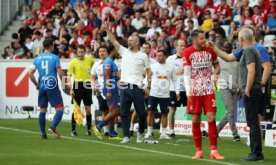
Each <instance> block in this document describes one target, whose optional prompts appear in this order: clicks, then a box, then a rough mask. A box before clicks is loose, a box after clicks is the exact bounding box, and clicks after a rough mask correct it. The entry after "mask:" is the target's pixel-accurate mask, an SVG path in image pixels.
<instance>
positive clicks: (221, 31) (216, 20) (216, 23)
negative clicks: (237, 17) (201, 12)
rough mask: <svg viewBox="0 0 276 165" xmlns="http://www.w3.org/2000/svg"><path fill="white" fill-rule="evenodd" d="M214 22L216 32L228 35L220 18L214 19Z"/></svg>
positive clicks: (224, 35)
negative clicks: (221, 24)
mask: <svg viewBox="0 0 276 165" xmlns="http://www.w3.org/2000/svg"><path fill="white" fill-rule="evenodd" d="M213 23H214V28H213V30H214V31H215V32H216V33H220V34H221V35H222V36H223V37H226V34H225V30H224V29H223V28H222V27H220V24H219V20H218V19H213Z"/></svg>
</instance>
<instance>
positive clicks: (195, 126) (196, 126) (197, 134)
mask: <svg viewBox="0 0 276 165" xmlns="http://www.w3.org/2000/svg"><path fill="white" fill-rule="evenodd" d="M192 132H193V137H194V144H195V148H196V151H197V152H198V151H202V136H201V131H200V122H199V123H192Z"/></svg>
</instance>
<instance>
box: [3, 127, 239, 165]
mask: <svg viewBox="0 0 276 165" xmlns="http://www.w3.org/2000/svg"><path fill="white" fill-rule="evenodd" d="M0 129H4V130H11V131H16V132H24V133H31V134H40V133H39V132H34V131H28V130H21V129H15V128H8V127H0ZM61 138H63V139H70V140H75V141H82V142H90V143H97V144H104V145H109V146H114V147H119V148H127V149H132V150H137V151H144V152H150V153H155V154H161V155H167V156H172V157H180V158H185V159H191V156H188V155H180V154H175V153H169V152H161V151H156V150H149V149H144V148H138V147H131V146H127V145H123V144H121V145H120V144H112V143H106V142H102V141H95V140H87V139H79V138H72V137H68V136H61ZM198 161H203V162H211V163H216V164H223V165H239V164H235V163H230V162H224V161H217V160H211V159H199V160H198Z"/></svg>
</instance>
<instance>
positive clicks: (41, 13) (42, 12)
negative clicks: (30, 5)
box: [34, 1, 46, 19]
mask: <svg viewBox="0 0 276 165" xmlns="http://www.w3.org/2000/svg"><path fill="white" fill-rule="evenodd" d="M34 11H35V12H36V13H37V15H38V17H39V18H42V19H43V18H44V17H45V16H46V9H45V7H44V6H43V5H42V2H41V1H37V3H36V6H35V9H34Z"/></svg>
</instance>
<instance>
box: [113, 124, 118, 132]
mask: <svg viewBox="0 0 276 165" xmlns="http://www.w3.org/2000/svg"><path fill="white" fill-rule="evenodd" d="M114 130H115V132H118V124H114Z"/></svg>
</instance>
